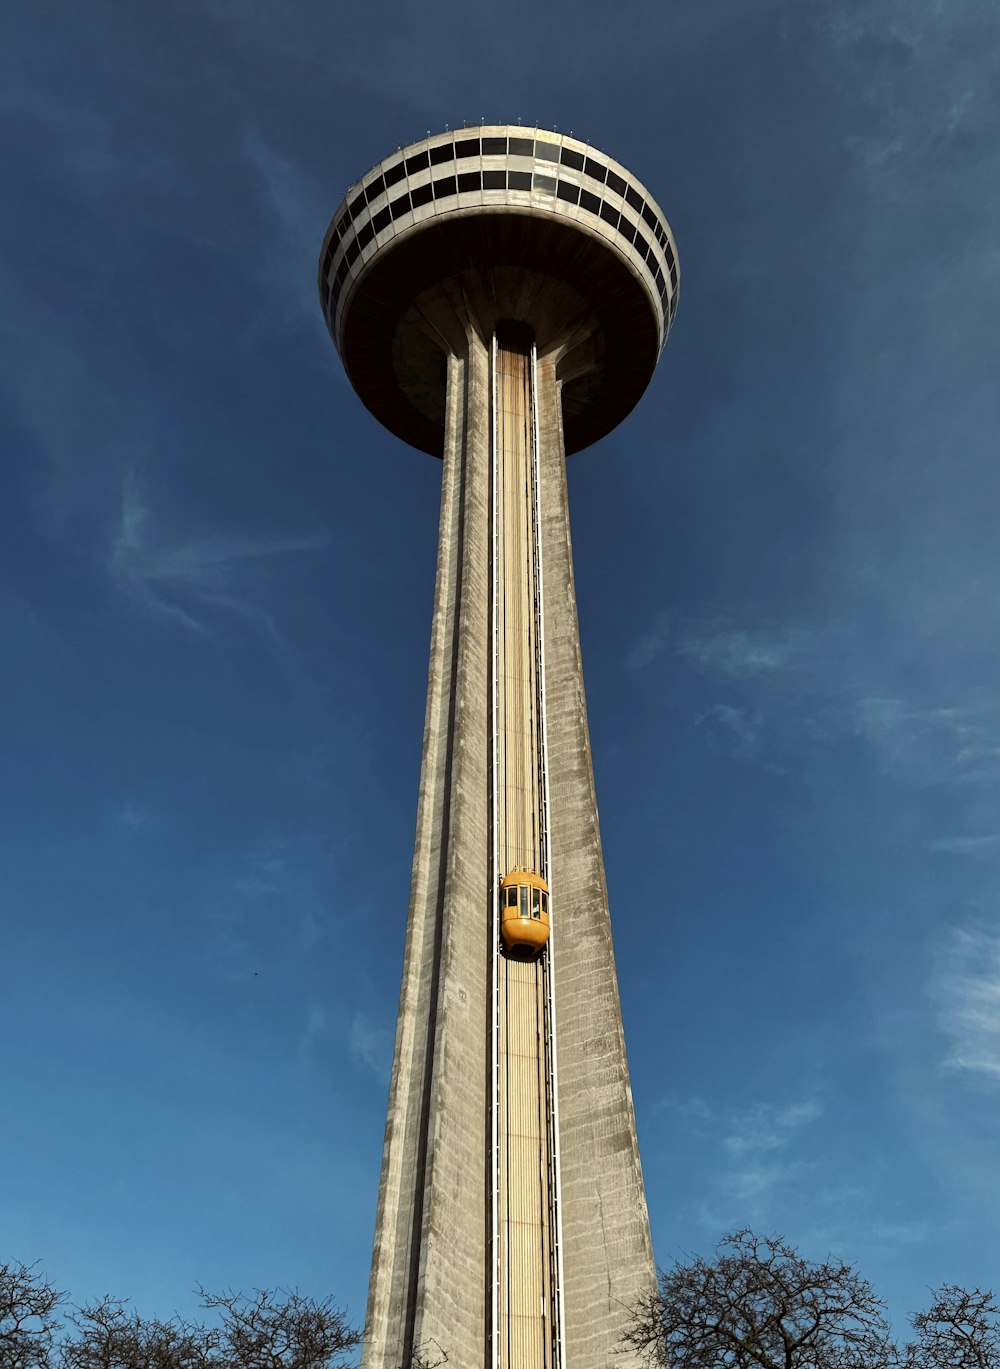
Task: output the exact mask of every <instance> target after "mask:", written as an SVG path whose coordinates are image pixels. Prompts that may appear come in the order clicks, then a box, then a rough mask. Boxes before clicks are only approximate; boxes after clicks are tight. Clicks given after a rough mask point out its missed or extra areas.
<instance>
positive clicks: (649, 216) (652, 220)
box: [642, 204, 656, 232]
mask: <svg viewBox="0 0 1000 1369" xmlns="http://www.w3.org/2000/svg"><path fill="white" fill-rule="evenodd" d="M642 217H643V218H644V219H645V221H646V222H647V223H648V224H649V226H650V228H652V229H653V231H654V232H655V231H656V215H655V214H654V213H653V211H652V210H651V209H650V207H649V205H648V204H646V205H643V208H642Z"/></svg>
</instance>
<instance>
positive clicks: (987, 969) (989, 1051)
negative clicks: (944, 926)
mask: <svg viewBox="0 0 1000 1369" xmlns="http://www.w3.org/2000/svg"><path fill="white" fill-rule="evenodd" d="M936 992H937V998H938V1004H939V1015H940V1022H941V1026H942V1029H943V1030H944V1033H945V1036H946V1038H947V1040H948V1042H949V1048H948V1052H947V1055H946V1056H945V1061H944V1064H945V1068H946V1069H948V1070H951V1071H954V1072H956V1073H959V1074H964V1075H971V1076H973V1077H978V1078H980V1079H986V1080H988V1081H989V1082H991V1083H994V1084H1000V933H997V932H994V931H990V930H986V929H983V928H957V929H956V930H955V931H954V932H953V934H952V937H951V940H950V942H949V944H948V946H947V947H946V949H945V953H944V966H943V969H942V971H941V972H940V975H939V978H938V981H937V984H936Z"/></svg>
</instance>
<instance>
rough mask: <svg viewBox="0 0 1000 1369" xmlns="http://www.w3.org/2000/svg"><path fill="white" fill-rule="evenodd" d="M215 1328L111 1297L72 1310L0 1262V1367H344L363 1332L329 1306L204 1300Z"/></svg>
mask: <svg viewBox="0 0 1000 1369" xmlns="http://www.w3.org/2000/svg"><path fill="white" fill-rule="evenodd" d="M199 1292H200V1294H201V1300H202V1307H203V1308H204V1309H205V1310H206V1311H207V1312H211V1313H213V1314H215V1316H214V1319H213V1322H212V1324H210V1325H203V1324H202V1323H200V1322H191V1321H185V1320H184V1319H183V1318H181V1317H173V1318H172V1319H171V1320H169V1321H160V1320H158V1319H156V1318H148V1317H142V1316H140V1315H139V1313H138V1312H135V1311H133V1310H132V1309H131V1308H129V1307H128V1306H127V1304H126V1303H124V1302H122V1301H121V1300H120V1299H118V1298H112V1297H104V1298H101V1299H100V1300H99V1301H98V1302H95V1303H91V1304H89V1305H87V1306H84V1307H78V1308H76V1309H74V1310H73V1311H71V1312H69V1314H68V1315H67V1317H66V1318H65V1321H63V1320H62V1319H61V1318H60V1316H59V1308H60V1306H61V1305H62V1303H63V1302H64V1301H65V1295H64V1294H62V1293H60V1292H58V1291H57V1290H56V1289H54V1288H53V1287H52V1285H51V1284H49V1283H48V1282H46V1280H45V1279H44V1278H43V1277H42V1276H41V1274H40V1273H39V1272H38V1271H37V1269H36V1268H35V1267H34V1266H31V1265H23V1264H7V1265H0V1369H347V1366H348V1363H349V1357H350V1356H351V1353H352V1352H353V1351H354V1350H356V1349H357V1348H358V1346H359V1345H360V1344H361V1333H360V1331H357V1330H356V1329H355V1328H354V1327H353V1326H351V1325H350V1324H349V1323H348V1321H347V1318H346V1317H345V1316H344V1314H343V1313H342V1312H341V1311H339V1310H338V1309H337V1308H336V1307H334V1305H333V1302H332V1300H331V1299H329V1298H326V1299H323V1300H322V1301H318V1300H316V1299H314V1298H306V1297H303V1296H302V1295H301V1294H300V1293H298V1292H295V1291H292V1292H288V1291H282V1290H279V1291H277V1292H269V1291H259V1292H255V1293H254V1294H253V1295H252V1296H250V1297H244V1296H243V1294H241V1293H234V1292H233V1291H232V1290H230V1291H228V1292H226V1293H206V1292H205V1290H204V1289H199Z"/></svg>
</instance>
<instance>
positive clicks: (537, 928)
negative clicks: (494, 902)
mask: <svg viewBox="0 0 1000 1369" xmlns="http://www.w3.org/2000/svg"><path fill="white" fill-rule="evenodd" d="M500 935H501V936H502V937H503V944H504V945H505V946H506V947H507V949H508V950H509V951H540V950H541V949H542V947H543V946H544V945H545V943H546V942H547V941H548V939H549V886H548V885H547V884H546V882H545V880H544V879H542V877H541V875H536V874H535V872H534V871H533V870H511V871H510V873H509V874H507V875H505V876H504V878H503V880H502V882H501V884H500Z"/></svg>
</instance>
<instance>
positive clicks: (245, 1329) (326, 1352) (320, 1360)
mask: <svg viewBox="0 0 1000 1369" xmlns="http://www.w3.org/2000/svg"><path fill="white" fill-rule="evenodd" d="M199 1292H200V1293H201V1300H202V1301H201V1305H202V1307H204V1308H205V1309H206V1310H211V1311H217V1312H219V1313H220V1314H221V1321H222V1326H221V1329H220V1331H219V1338H218V1343H217V1344H216V1345H213V1346H212V1353H211V1356H210V1360H211V1363H212V1365H213V1366H218V1369H335V1367H336V1366H339V1365H341V1364H343V1363H344V1355H345V1354H347V1353H348V1352H349V1351H351V1350H354V1349H356V1348H357V1346H358V1345H360V1343H361V1335H360V1333H359V1332H358V1331H356V1330H355V1329H354V1328H353V1327H352V1326H349V1325H348V1323H347V1320H346V1318H345V1317H344V1315H343V1313H342V1312H340V1311H338V1310H337V1308H335V1307H334V1306H333V1303H332V1300H331V1299H330V1298H325V1299H324V1300H323V1301H322V1302H317V1301H316V1300H315V1299H313V1298H304V1297H302V1296H301V1294H299V1293H297V1292H296V1291H294V1290H292V1291H290V1292H283V1293H281V1292H279V1293H271V1292H268V1291H267V1290H266V1289H264V1290H260V1289H258V1290H257V1291H256V1292H255V1293H254V1295H253V1297H244V1296H243V1295H242V1294H240V1293H233V1292H231V1291H230V1292H228V1293H206V1292H205V1290H204V1289H203V1288H202V1289H199Z"/></svg>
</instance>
